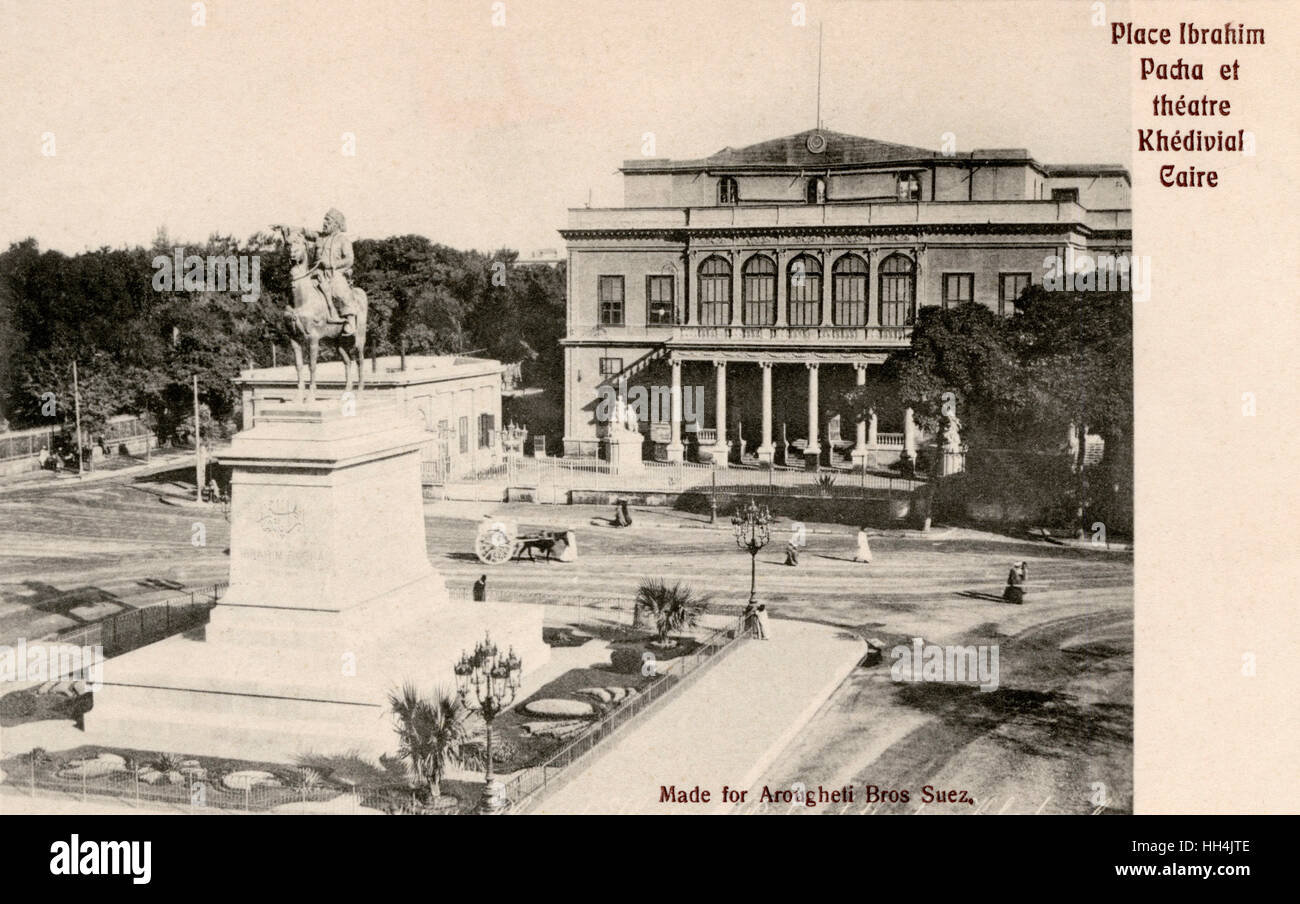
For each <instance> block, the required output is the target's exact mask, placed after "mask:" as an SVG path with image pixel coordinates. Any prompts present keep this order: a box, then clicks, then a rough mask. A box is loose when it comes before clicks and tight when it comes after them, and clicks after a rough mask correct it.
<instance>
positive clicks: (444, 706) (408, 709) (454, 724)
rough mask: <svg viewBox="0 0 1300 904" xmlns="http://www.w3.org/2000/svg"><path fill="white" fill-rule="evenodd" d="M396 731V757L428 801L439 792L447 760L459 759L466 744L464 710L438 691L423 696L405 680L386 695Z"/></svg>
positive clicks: (449, 697) (436, 796)
mask: <svg viewBox="0 0 1300 904" xmlns="http://www.w3.org/2000/svg"><path fill="white" fill-rule="evenodd" d="M388 705H389V708H390V709H391V710H392V712H393V716H394V726H393V727H394V729H395V730H396V732H397V739H398V747H397V756H398V758H399V759H401V760H405V761H406V764H407V767H408V768H409V770H410V773H411V777H412V778H413V779H414V781H415V783H416V785H417V786H420V787H421V788H423V789H424V790H427V792H428V795H429V800H430V801H431V802H432V801H436V800H437V799H438V797H439V795H440V794H441V793H442V789H441V785H442V779H443V776H444V775H446V772H447V766H448V764H449V763H458V762H460V760H461V746H462V745H463V744H464V743H465V739H466V731H465V718H464V717H465V713H464V711H463V707H462V706H461V703H460V700H459V699H458V698H456V697H455V696H452V695H449V694H446V693H444V692H443V691H441V690H437V691H435V692H434V694H433V696H432V697H425V696H423V695H422V694H421V693H420V692H419V691H418V690H417V689H416V687H415V685H413V684H411V683H410V682H407V683H405V684H403V685H402V689H401V690H400V691H392V692H390V693H389V695H388Z"/></svg>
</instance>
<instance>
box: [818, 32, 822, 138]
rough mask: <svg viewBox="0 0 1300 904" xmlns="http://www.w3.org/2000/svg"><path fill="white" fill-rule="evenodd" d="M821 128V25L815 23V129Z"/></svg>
mask: <svg viewBox="0 0 1300 904" xmlns="http://www.w3.org/2000/svg"><path fill="white" fill-rule="evenodd" d="M821 127H822V23H821V22H818V23H817V128H819V129H820V128H821Z"/></svg>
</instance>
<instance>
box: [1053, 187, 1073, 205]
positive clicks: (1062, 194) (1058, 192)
mask: <svg viewBox="0 0 1300 904" xmlns="http://www.w3.org/2000/svg"><path fill="white" fill-rule="evenodd" d="M1052 200H1053V201H1073V202H1074V203H1075V204H1078V203H1079V190H1078V189H1077V188H1054V189H1052Z"/></svg>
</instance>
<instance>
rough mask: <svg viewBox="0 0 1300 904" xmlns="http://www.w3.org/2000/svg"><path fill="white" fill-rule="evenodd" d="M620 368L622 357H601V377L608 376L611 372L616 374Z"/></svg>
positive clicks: (621, 367)
mask: <svg viewBox="0 0 1300 904" xmlns="http://www.w3.org/2000/svg"><path fill="white" fill-rule="evenodd" d="M622 369H623V359H622V358H601V359H600V375H601V376H602V377H608V376H610V375H611V374H616V373H618V372H619V371H620V370H622Z"/></svg>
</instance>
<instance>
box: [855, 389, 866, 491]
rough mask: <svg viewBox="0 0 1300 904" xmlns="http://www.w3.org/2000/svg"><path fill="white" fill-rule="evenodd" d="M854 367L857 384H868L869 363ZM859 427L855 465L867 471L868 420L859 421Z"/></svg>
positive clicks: (856, 438)
mask: <svg viewBox="0 0 1300 904" xmlns="http://www.w3.org/2000/svg"><path fill="white" fill-rule="evenodd" d="M853 369H854V370H855V371H857V385H858V386H859V387H862V386H866V385H867V365H865V364H855V365H853ZM857 428H858V429H857V436H856V437H854V443H853V467H855V468H857V469H858V470H859V471H865V470H866V469H867V422H866V421H858V424H857Z"/></svg>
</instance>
